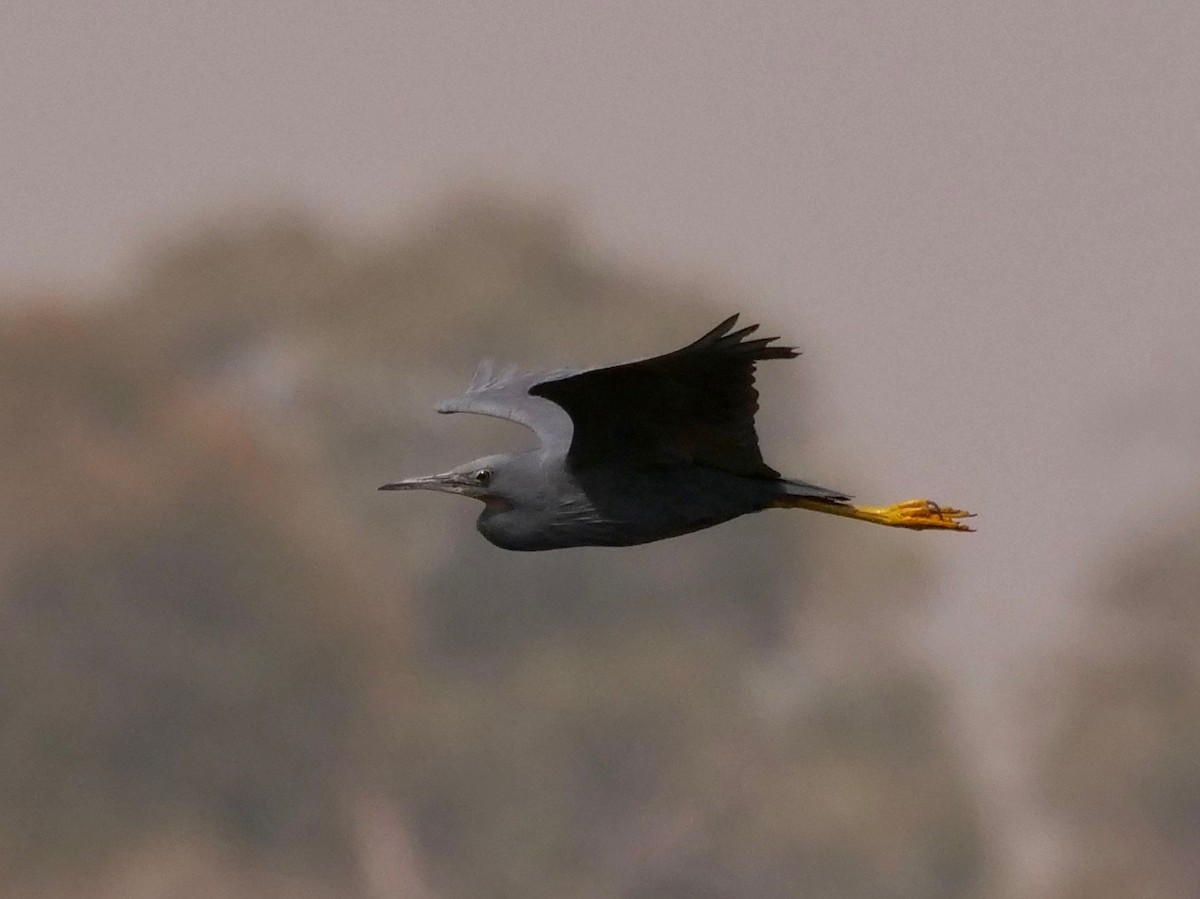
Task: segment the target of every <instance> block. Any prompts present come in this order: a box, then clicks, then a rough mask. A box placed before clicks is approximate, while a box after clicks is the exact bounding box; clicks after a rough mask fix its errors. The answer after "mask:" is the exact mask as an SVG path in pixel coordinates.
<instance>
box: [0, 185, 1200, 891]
mask: <svg viewBox="0 0 1200 899" xmlns="http://www.w3.org/2000/svg"><path fill="white" fill-rule="evenodd" d="M76 299H77V301H76V302H73V303H61V304H47V303H40V304H38V305H37V306H36V307H30V306H24V307H20V308H18V309H17V311H13V312H10V313H8V314H6V317H5V320H4V322H3V324H2V327H0V422H2V428H0V516H3V526H2V528H0V534H2V535H3V536H2V539H0V721H2V725H0V892H3V893H4V894H5V895H10V894H11V895H18V894H19V895H30V896H44V897H47V899H50V897H66V896H72V897H74V896H99V897H118V896H120V897H157V896H164V897H165V896H171V897H186V896H214V895H217V896H230V897H241V896H246V897H249V896H289V897H297V896H299V897H303V896H313V897H360V896H361V897H383V896H389V897H391V896H404V897H431V899H432V897H437V899H452V897H477V896H505V897H514V899H515V897H547V899H549V897H601V896H605V897H606V896H618V897H629V899H635V897H636V899H668V897H699V899H703V897H747V899H749V897H754V899H774V897H779V899H787V897H793V896H798V895H812V896H829V897H863V899H866V897H888V899H906V897H913V899H916V897H930V896H937V897H977V896H1002V895H1007V894H1009V892H1010V887H1009V885H1007V884H1006V883H1005V882H1004V878H1003V872H1002V871H1000V870H998V869H997V868H996V866H995V865H994V864H993V863H992V862H991V861H990V859H991V854H990V852H989V846H988V841H987V834H986V832H985V829H984V827H983V826H982V824H981V820H980V813H979V808H978V801H977V799H976V790H975V789H974V788H973V786H972V783H971V781H970V779H969V777H967V775H966V773H965V772H966V771H967V770H968V769H969V766H967V765H964V764H963V763H962V761H963V760H962V759H961V758H960V757H959V753H960V751H961V744H960V742H959V740H958V739H957V737H956V736H955V724H954V721H953V720H952V719H951V717H950V716H949V714H948V712H947V709H946V706H945V702H944V698H943V694H942V691H941V690H940V689H939V686H938V682H937V680H936V678H935V676H934V674H933V673H932V672H933V667H932V666H930V665H929V664H928V663H927V660H924V659H923V658H922V657H921V655H920V653H919V651H917V650H915V649H914V648H913V647H914V646H916V645H918V641H915V640H913V639H911V638H912V633H911V629H912V627H913V624H912V622H913V621H915V620H916V619H917V618H918V617H919V614H918V613H919V612H920V609H921V604H922V601H923V598H924V596H925V595H926V594H927V591H928V583H929V578H930V576H931V575H930V572H929V571H928V570H927V566H926V565H925V564H924V562H923V560H922V557H921V555H920V544H919V542H917V541H913V542H911V543H905V544H904V545H905V546H910V547H912V549H910V550H907V551H904V552H900V551H897V550H896V549H895V547H896V546H899V545H900V544H898V543H894V542H888V541H871V540H866V539H861V538H863V537H864V536H865V534H864V532H863V531H862V530H861V529H860V528H859V527H857V526H854V525H849V524H846V523H842V522H834V523H832V525H833V526H830V523H829V522H822V523H820V524H818V523H816V522H813V521H811V520H809V517H808V516H803V515H790V516H787V517H782V516H768V515H763V516H757V517H755V518H753V519H750V520H745V521H738V522H734V523H732V524H730V525H727V526H724V527H722V528H720V529H716V530H714V531H709V532H705V533H702V534H697V535H693V536H690V537H687V538H682V539H679V540H675V541H672V542H670V543H664V544H659V545H656V546H651V547H643V548H636V549H630V550H624V551H619V552H614V551H605V550H573V551H565V552H559V553H551V554H535V555H520V554H506V553H502V552H501V551H499V550H496V549H494V548H493V547H491V546H490V545H489V544H487V543H486V542H485V541H484V540H483V539H482V538H480V537H479V536H478V535H477V534H475V533H474V531H473V530H472V528H471V525H472V522H473V516H474V515H475V510H474V508H472V507H471V506H470V505H469V504H467V503H463V502H454V501H452V500H448V499H445V500H444V498H440V497H425V496H411V497H409V496H406V497H399V498H398V497H396V496H394V495H381V494H378V493H377V492H376V491H375V487H376V486H377V485H378V484H379V483H382V482H383V481H385V480H388V479H389V478H391V477H393V476H395V475H400V474H407V473H416V472H422V471H426V470H434V469H440V468H443V467H446V466H447V465H449V464H451V463H457V462H459V461H463V460H465V459H467V458H470V457H473V456H475V455H479V454H481V453H483V452H486V451H489V450H491V449H492V448H494V447H496V446H498V445H505V444H506V442H507V444H509V445H511V444H512V443H513V442H514V441H520V440H523V439H526V438H525V437H524V435H523V434H522V433H520V431H519V429H513V428H505V427H504V426H503V425H501V424H497V423H494V422H488V421H472V420H469V419H467V420H463V417H455V418H454V419H441V418H437V417H436V416H434V415H433V414H432V412H431V409H430V406H431V404H432V402H433V401H435V400H436V399H438V398H440V397H442V396H445V395H449V394H452V393H454V392H456V391H457V390H458V389H460V388H461V386H462V384H463V383H464V382H465V379H466V378H467V377H468V376H469V374H470V372H471V371H472V370H473V367H474V365H475V362H476V361H477V359H478V358H479V357H481V356H484V355H489V354H497V355H500V356H502V357H505V358H508V359H512V360H515V361H519V362H520V363H521V364H523V365H528V366H531V367H532V366H535V365H538V364H543V363H546V364H554V363H561V362H564V361H570V362H575V361H578V362H587V361H594V362H603V361H615V360H617V359H621V358H624V357H625V356H627V355H630V354H636V353H639V352H652V351H655V350H660V349H663V348H667V347H671V346H674V345H676V344H678V343H681V342H683V341H686V340H688V339H690V338H692V337H694V336H695V334H696V333H698V332H699V331H701V330H703V329H704V328H705V327H707V326H709V325H710V324H712V323H714V322H715V321H716V320H718V319H719V318H721V317H722V316H723V315H724V314H726V312H727V311H728V310H727V304H726V303H722V302H721V301H719V300H718V299H715V298H712V297H708V296H705V295H704V294H703V291H698V290H695V289H693V288H689V287H687V286H685V285H680V284H677V283H665V282H664V281H663V280H662V279H659V278H656V277H655V276H653V275H652V274H647V273H642V272H631V271H628V270H625V269H623V268H621V267H620V266H619V265H617V264H615V263H613V262H612V261H611V260H607V259H604V258H602V257H600V256H598V255H597V254H596V253H595V252H594V251H593V250H591V249H589V247H588V246H587V244H586V242H584V241H583V240H581V239H579V238H578V237H577V236H576V235H574V234H573V233H572V228H571V223H570V221H568V220H565V219H564V218H563V217H561V216H558V215H556V214H554V213H549V212H546V211H543V210H540V209H530V208H523V207H521V206H519V205H514V204H509V203H504V202H498V201H489V200H479V199H472V200H464V201H462V202H452V203H449V204H447V205H446V206H445V207H444V208H443V209H441V210H440V211H439V212H438V213H437V214H436V215H434V216H433V217H432V218H431V219H430V220H429V221H427V222H426V223H425V225H424V226H423V227H421V228H418V229H416V230H415V231H408V232H405V233H402V234H398V235H396V234H393V235H385V236H382V237H380V238H379V239H378V240H376V241H374V242H370V243H368V242H351V241H347V240H345V239H342V238H339V237H337V236H335V235H333V234H331V233H329V231H328V230H327V229H325V228H324V227H322V225H321V223H320V222H317V221H313V220H311V219H310V218H309V217H308V216H306V215H305V214H304V213H302V212H295V211H276V212H271V213H264V214H241V215H236V216H234V215H231V216H230V217H228V218H227V219H223V220H217V221H214V222H212V223H210V224H209V225H207V226H205V227H203V228H197V229H194V230H193V231H192V232H190V233H188V234H185V235H182V236H176V237H174V238H172V239H168V240H165V241H164V244H163V245H162V246H159V247H157V248H155V249H154V250H153V251H152V252H151V253H150V254H149V255H148V257H147V259H146V261H145V264H144V266H143V268H142V270H141V272H140V274H139V277H138V278H137V279H136V280H135V281H134V282H133V283H131V285H130V286H129V287H128V289H127V290H126V291H125V292H124V293H123V294H122V295H120V296H111V297H83V298H76ZM0 308H2V307H0ZM794 337H795V338H796V339H797V341H798V342H799V343H800V344H801V345H803V343H804V335H803V334H800V335H794ZM804 364H809V363H805V362H803V361H801V363H799V364H798V365H804ZM797 382H798V383H802V382H803V372H802V371H800V370H797V371H796V373H795V381H794V382H790V383H797ZM802 400H803V398H802V397H800V398H798V399H793V400H791V401H789V400H788V399H787V398H786V396H784V397H779V396H770V397H767V398H766V401H765V405H766V406H767V407H768V408H769V409H770V413H771V415H772V416H777V417H781V418H786V419H791V420H797V421H799V420H803V419H802V408H803V402H802ZM796 436H798V437H801V438H802V436H803V435H796ZM803 449H804V446H803V440H802V439H798V440H795V441H793V442H790V443H789V446H788V449H787V451H786V452H785V453H784V454H783V456H782V457H780V454H779V453H777V452H773V453H771V456H772V459H773V460H774V461H775V464H776V465H777V466H778V467H780V468H784V469H790V470H794V471H796V472H797V473H800V474H803V472H804V467H803V465H802V464H801V462H802V458H803ZM788 454H791V458H788ZM443 500H444V501H443ZM1191 533H1194V530H1193V531H1192V532H1191ZM1184 534H1185V535H1184V536H1180V537H1176V536H1174V535H1171V534H1167V535H1165V536H1164V537H1163V538H1162V542H1161V543H1157V542H1153V541H1150V542H1147V544H1146V545H1144V546H1137V547H1133V548H1132V549H1131V550H1130V556H1129V559H1128V561H1127V562H1126V563H1124V567H1121V565H1118V566H1117V568H1116V573H1115V574H1114V576H1113V578H1114V580H1113V584H1112V585H1110V586H1109V587H1104V588H1103V589H1101V588H1100V587H1098V588H1097V592H1098V594H1102V595H1103V598H1102V599H1098V600H1097V606H1098V608H1103V609H1105V610H1106V611H1105V612H1104V613H1103V614H1104V616H1109V617H1111V620H1112V625H1111V627H1109V628H1107V629H1103V628H1099V627H1098V629H1097V631H1096V633H1094V634H1092V633H1089V634H1086V635H1084V636H1085V638H1086V641H1088V642H1087V647H1086V648H1087V649H1088V651H1083V650H1082V649H1081V651H1080V653H1079V655H1078V656H1077V657H1074V656H1073V657H1071V658H1069V659H1063V660H1060V663H1059V664H1058V665H1056V667H1055V670H1054V672H1052V673H1051V675H1050V676H1052V677H1062V678H1064V682H1065V683H1068V684H1069V685H1070V687H1069V688H1068V689H1065V690H1063V691H1062V692H1061V694H1059V695H1058V699H1059V700H1060V702H1061V706H1062V707H1061V709H1059V710H1058V713H1057V714H1056V715H1055V716H1052V717H1053V726H1048V728H1047V736H1046V745H1047V747H1048V750H1047V762H1046V777H1045V781H1046V790H1045V799H1046V803H1047V805H1048V806H1051V807H1053V808H1054V809H1055V813H1056V814H1057V815H1058V816H1060V818H1061V820H1062V821H1063V822H1064V827H1065V828H1066V829H1067V830H1068V831H1069V832H1070V834H1072V835H1073V836H1074V837H1076V838H1077V839H1078V841H1079V847H1084V848H1078V849H1077V851H1076V852H1075V854H1074V855H1073V858H1074V859H1075V860H1076V861H1077V862H1078V864H1077V865H1076V866H1075V867H1073V868H1072V871H1073V873H1072V877H1071V879H1070V881H1069V884H1068V889H1070V890H1073V892H1070V893H1069V895H1072V896H1075V895H1078V896H1085V895H1086V896H1107V895H1112V896H1118V895H1131V893H1130V892H1128V891H1125V890H1124V888H1123V887H1119V886H1118V884H1137V883H1144V882H1146V881H1145V876H1144V875H1145V871H1146V870H1147V868H1148V866H1153V868H1154V870H1155V871H1156V872H1157V873H1156V877H1157V879H1156V880H1154V881H1153V882H1154V884H1155V889H1156V892H1154V893H1152V894H1151V893H1145V892H1140V891H1139V890H1137V889H1134V892H1135V893H1137V894H1138V895H1156V896H1185V895H1191V893H1189V892H1187V891H1186V888H1187V887H1189V886H1190V885H1193V884H1195V883H1196V882H1197V881H1198V879H1200V870H1198V869H1197V868H1196V864H1195V859H1196V858H1200V768H1198V767H1197V763H1196V761H1195V760H1196V759H1197V758H1200V743H1198V742H1197V741H1198V740H1200V729H1198V726H1197V722H1198V721H1200V708H1198V707H1197V704H1196V697H1197V695H1198V692H1197V683H1196V678H1197V673H1198V669H1197V665H1196V661H1197V656H1196V651H1195V647H1194V644H1195V641H1194V640H1188V639H1186V638H1185V637H1184V636H1183V635H1184V634H1186V633H1189V632H1190V633H1192V634H1194V633H1196V625H1197V621H1196V614H1197V613H1196V601H1195V600H1196V596H1197V593H1198V591H1197V587H1200V570H1198V569H1197V567H1196V556H1195V553H1194V549H1193V546H1192V544H1193V542H1194V541H1192V540H1190V539H1189V536H1188V535H1187V532H1184ZM1101 617H1103V616H1101ZM1105 620H1108V619H1107V618H1106V619H1105ZM1110 647H1116V649H1112V650H1111V651H1110ZM1118 650H1119V651H1118ZM1064 672H1065V674H1064ZM1091 847H1095V852H1096V853H1097V857H1096V859H1092V858H1091V855H1090V852H1091ZM1076 869H1077V870H1076ZM1114 872H1115V874H1114ZM1105 889H1108V890H1110V892H1107V893H1106V892H1104V890H1105Z"/></svg>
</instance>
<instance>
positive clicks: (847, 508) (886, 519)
mask: <svg viewBox="0 0 1200 899" xmlns="http://www.w3.org/2000/svg"><path fill="white" fill-rule="evenodd" d="M773 506H774V507H775V508H777V509H810V510H812V511H813V512H824V513H826V514H827V515H841V516H843V517H844V518H855V519H858V520H859V521H869V522H871V523H872V524H882V525H887V526H888V527H891V528H909V529H910V530H914V531H924V530H931V529H935V528H940V529H942V530H948V531H973V530H975V529H974V528H971V527H967V525H965V524H963V523H962V519H964V518H973V517H974V515H972V513H970V512H964V511H963V510H962V509H951V508H949V507H948V506H939V505H938V504H937V503H933V502H930V501H929V500H927V499H910V500H908V501H907V502H903V503H896V504H895V505H894V506H855V505H853V504H851V503H849V502H844V501H839V500H827V499H813V498H811V497H805V496H781V497H779V499H778V500H776V501H775V503H773Z"/></svg>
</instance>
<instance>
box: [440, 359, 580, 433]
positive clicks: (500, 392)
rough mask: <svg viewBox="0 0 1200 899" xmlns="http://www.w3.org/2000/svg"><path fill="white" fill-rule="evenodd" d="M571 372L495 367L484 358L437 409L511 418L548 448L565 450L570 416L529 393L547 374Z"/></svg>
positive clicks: (547, 401) (550, 376) (568, 372)
mask: <svg viewBox="0 0 1200 899" xmlns="http://www.w3.org/2000/svg"><path fill="white" fill-rule="evenodd" d="M570 374H574V371H572V370H569V369H561V370H558V371H549V372H519V371H517V370H516V369H515V368H505V369H500V370H497V368H496V365H495V363H494V362H493V361H492V360H490V359H485V360H484V361H483V362H481V363H479V368H478V369H477V370H476V371H475V376H474V377H473V378H472V379H471V383H470V384H469V385H468V386H467V389H466V392H465V393H463V394H462V395H461V396H456V397H454V398H453V399H449V400H446V401H445V402H444V403H442V404H441V405H439V406H438V407H437V410H438V411H439V412H443V413H449V412H470V413H474V414H476V415H490V416H492V417H493V418H503V419H507V420H508V421H515V422H517V424H522V425H524V426H525V427H527V428H529V429H531V430H532V431H533V432H534V433H535V434H537V436H538V439H539V440H541V442H542V446H543V447H545V448H546V449H547V450H548V451H550V452H558V453H562V454H565V453H566V452H567V450H568V449H569V448H570V446H571V435H572V433H573V430H574V428H573V427H572V425H571V416H569V415H568V414H567V411H566V410H565V409H563V408H562V406H559V405H558V404H557V403H554V402H551V401H550V400H547V399H543V398H542V397H538V396H532V395H531V394H530V393H529V390H530V388H531V387H533V386H534V385H535V384H539V383H541V382H542V381H544V380H546V379H547V378H555V377H563V376H566V375H570Z"/></svg>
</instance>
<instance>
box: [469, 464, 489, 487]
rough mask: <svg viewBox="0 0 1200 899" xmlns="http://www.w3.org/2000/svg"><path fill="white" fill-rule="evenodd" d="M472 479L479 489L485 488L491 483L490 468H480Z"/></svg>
mask: <svg viewBox="0 0 1200 899" xmlns="http://www.w3.org/2000/svg"><path fill="white" fill-rule="evenodd" d="M472 477H474V478H475V483H476V484H478V485H479V486H480V487H486V486H487V485H488V484H490V483H492V470H491V469H490V468H481V469H479V471H477V472H475V474H474V475H472Z"/></svg>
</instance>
